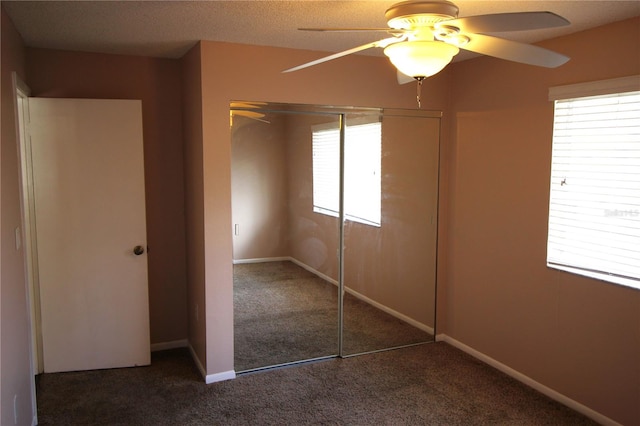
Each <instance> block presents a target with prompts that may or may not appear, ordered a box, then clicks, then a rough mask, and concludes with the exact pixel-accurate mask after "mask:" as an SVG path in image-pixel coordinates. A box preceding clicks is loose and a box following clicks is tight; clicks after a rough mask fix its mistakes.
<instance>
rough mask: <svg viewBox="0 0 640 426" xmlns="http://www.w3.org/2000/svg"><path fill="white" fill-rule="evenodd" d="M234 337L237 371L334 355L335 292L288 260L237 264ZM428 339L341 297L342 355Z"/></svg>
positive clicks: (336, 291) (335, 338) (375, 310)
mask: <svg viewBox="0 0 640 426" xmlns="http://www.w3.org/2000/svg"><path fill="white" fill-rule="evenodd" d="M234 336H235V342H234V344H235V348H234V352H235V369H236V371H246V370H250V369H254V368H258V367H265V366H270V365H277V364H282V363H287V362H293V361H300V360H307V359H314V358H319V357H324V356H332V355H337V354H338V288H337V286H335V285H333V284H331V283H329V282H327V281H325V280H323V279H322V278H320V277H318V276H316V275H314V274H312V273H311V272H309V271H307V270H305V269H304V268H301V267H300V266H298V265H296V264H294V263H292V262H287V261H284V262H264V263H249V264H237V265H235V266H234ZM432 340H433V336H432V335H431V334H429V333H426V332H424V331H422V330H420V329H418V328H416V327H413V326H412V325H410V324H408V323H406V322H404V321H401V320H399V319H397V318H395V317H393V316H391V315H389V314H387V313H385V312H383V311H381V310H379V309H377V308H375V307H373V306H372V305H369V304H367V303H364V302H362V301H360V300H358V299H356V298H355V297H353V296H351V295H350V294H345V298H344V337H343V345H344V347H343V350H344V352H343V353H344V354H345V355H347V354H357V353H362V352H369V351H376V350H381V349H385V348H392V347H397V346H404V345H409V344H415V343H419V342H427V341H432Z"/></svg>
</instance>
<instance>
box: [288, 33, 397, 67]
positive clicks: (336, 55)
mask: <svg viewBox="0 0 640 426" xmlns="http://www.w3.org/2000/svg"><path fill="white" fill-rule="evenodd" d="M398 41H402V39H401V38H398V37H390V38H385V39H382V40H378V41H374V42H372V43H367V44H363V45H362V46H358V47H354V48H352V49H349V50H344V51H342V52H338V53H334V54H333V55H329V56H325V57H324V58H320V59H316V60H315V61H311V62H307V63H306V64H302V65H298V66H297V67H293V68H289V69H286V70H284V71H282V72H293V71H298V70H301V69H303V68H308V67H311V66H313V65H318V64H321V63H323V62H328V61H331V60H333V59H338V58H341V57H343V56H347V55H351V54H352V53H357V52H361V51H363V50H367V49H371V48H372V47H386V46H388V45H390V44H392V43H395V42H398Z"/></svg>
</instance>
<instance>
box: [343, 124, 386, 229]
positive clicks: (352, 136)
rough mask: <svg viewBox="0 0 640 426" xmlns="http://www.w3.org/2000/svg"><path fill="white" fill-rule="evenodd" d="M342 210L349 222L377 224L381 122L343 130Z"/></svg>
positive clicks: (378, 214) (378, 219) (378, 220)
mask: <svg viewBox="0 0 640 426" xmlns="http://www.w3.org/2000/svg"><path fill="white" fill-rule="evenodd" d="M345 140H346V143H345V153H344V155H345V180H344V203H345V206H344V211H345V214H346V215H347V217H348V218H349V219H353V220H356V221H361V222H364V223H369V224H371V225H380V207H381V206H380V161H381V151H382V147H381V140H382V128H381V125H380V123H379V122H378V123H369V124H363V125H358V126H347V128H346V130H345Z"/></svg>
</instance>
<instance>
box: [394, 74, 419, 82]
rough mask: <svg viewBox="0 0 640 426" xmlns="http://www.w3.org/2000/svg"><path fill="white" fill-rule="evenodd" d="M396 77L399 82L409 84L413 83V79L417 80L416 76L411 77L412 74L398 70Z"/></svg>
mask: <svg viewBox="0 0 640 426" xmlns="http://www.w3.org/2000/svg"><path fill="white" fill-rule="evenodd" d="M396 78H397V79H398V84H407V83H411V82H412V81H416V79H415V78H413V77H411V76H410V75H406V74H404V73H401V72H400V71H397V73H396Z"/></svg>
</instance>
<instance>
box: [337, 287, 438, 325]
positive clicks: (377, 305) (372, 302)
mask: <svg viewBox="0 0 640 426" xmlns="http://www.w3.org/2000/svg"><path fill="white" fill-rule="evenodd" d="M345 291H346V292H347V293H349V294H350V295H352V296H353V297H355V298H357V299H360V300H362V301H363V302H365V303H368V304H369V305H371V306H374V307H375V308H377V309H380V310H381V311H383V312H386V313H388V314H389V315H391V316H392V317H396V318H398V319H399V320H401V321H404V322H406V323H407V324H411V325H412V326H414V327H415V328H417V329H420V330H422V331H426V332H427V333H429V334H433V327H430V326H428V325H427V324H423V323H421V322H419V321H416V320H414V319H413V318H410V317H408V316H406V315H404V314H402V313H400V312H398V311H395V310H393V309H391V308H389V307H388V306H385V305H382V304H380V303H378V302H376V301H375V300H372V299H369V298H368V297H367V296H364V295H362V294H360V293H358V292H357V291H354V290H352V289H350V288H348V287H347V288H345Z"/></svg>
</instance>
